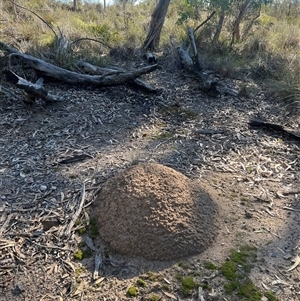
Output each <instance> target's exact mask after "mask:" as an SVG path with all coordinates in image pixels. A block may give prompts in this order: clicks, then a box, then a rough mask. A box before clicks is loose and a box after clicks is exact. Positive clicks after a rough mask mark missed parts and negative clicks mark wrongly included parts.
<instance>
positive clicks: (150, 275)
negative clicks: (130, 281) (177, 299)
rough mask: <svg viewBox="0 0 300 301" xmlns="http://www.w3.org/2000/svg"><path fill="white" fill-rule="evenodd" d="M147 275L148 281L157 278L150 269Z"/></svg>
mask: <svg viewBox="0 0 300 301" xmlns="http://www.w3.org/2000/svg"><path fill="white" fill-rule="evenodd" d="M147 276H148V279H149V280H150V281H156V280H157V276H156V275H155V274H154V273H153V272H151V271H149V272H148V273H147Z"/></svg>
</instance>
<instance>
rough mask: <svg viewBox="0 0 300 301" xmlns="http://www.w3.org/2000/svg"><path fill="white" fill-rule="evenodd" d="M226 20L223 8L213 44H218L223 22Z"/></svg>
mask: <svg viewBox="0 0 300 301" xmlns="http://www.w3.org/2000/svg"><path fill="white" fill-rule="evenodd" d="M224 20H225V9H224V8H222V10H221V12H220V17H219V22H218V25H217V29H216V32H215V34H214V37H213V41H212V43H213V45H216V44H217V43H218V41H219V38H220V35H221V31H222V28H223V24H224Z"/></svg>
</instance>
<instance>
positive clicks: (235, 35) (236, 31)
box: [231, 0, 251, 46]
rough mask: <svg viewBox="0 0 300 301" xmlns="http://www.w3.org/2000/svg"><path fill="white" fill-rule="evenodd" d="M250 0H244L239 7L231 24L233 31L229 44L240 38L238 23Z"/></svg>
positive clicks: (239, 23)
mask: <svg viewBox="0 0 300 301" xmlns="http://www.w3.org/2000/svg"><path fill="white" fill-rule="evenodd" d="M250 2H251V0H246V1H245V2H244V3H243V4H242V5H241V7H240V9H239V14H238V16H237V18H236V20H235V22H234V24H233V31H232V38H231V46H232V45H233V44H234V43H235V42H238V41H240V39H241V32H240V25H241V22H242V20H243V18H244V16H245V14H246V10H247V8H248V5H249V3H250Z"/></svg>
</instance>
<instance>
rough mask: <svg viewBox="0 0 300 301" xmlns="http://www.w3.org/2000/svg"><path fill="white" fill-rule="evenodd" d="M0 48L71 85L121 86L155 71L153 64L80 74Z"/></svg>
mask: <svg viewBox="0 0 300 301" xmlns="http://www.w3.org/2000/svg"><path fill="white" fill-rule="evenodd" d="M0 48H1V49H3V50H5V51H7V52H9V53H10V57H19V58H21V59H22V60H23V61H24V62H26V64H28V65H29V66H30V67H31V68H33V69H36V70H38V71H40V72H42V73H43V74H45V75H47V76H49V77H52V78H55V79H57V80H59V81H61V82H65V83H68V84H73V85H74V84H76V85H78V84H90V85H95V86H98V87H103V86H114V85H122V84H125V83H127V82H130V81H132V80H134V79H136V78H138V77H139V76H141V75H143V74H146V73H149V72H152V71H154V70H155V69H157V65H156V64H155V65H151V66H146V67H141V68H139V69H136V70H124V71H123V70H122V71H119V72H112V73H108V74H104V75H89V74H80V73H77V72H74V71H69V70H66V69H63V68H61V67H57V66H55V65H52V64H50V63H47V62H45V61H43V60H41V59H38V58H36V57H33V56H31V55H28V54H23V53H20V52H18V51H17V50H16V49H13V48H11V47H9V46H7V45H6V44H4V43H2V42H0Z"/></svg>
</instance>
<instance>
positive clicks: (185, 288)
mask: <svg viewBox="0 0 300 301" xmlns="http://www.w3.org/2000/svg"><path fill="white" fill-rule="evenodd" d="M195 287H196V283H195V281H194V278H193V277H191V276H188V277H185V278H182V280H181V289H182V292H183V294H184V295H190V294H191V291H192V290H193V289H194V288H195Z"/></svg>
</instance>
